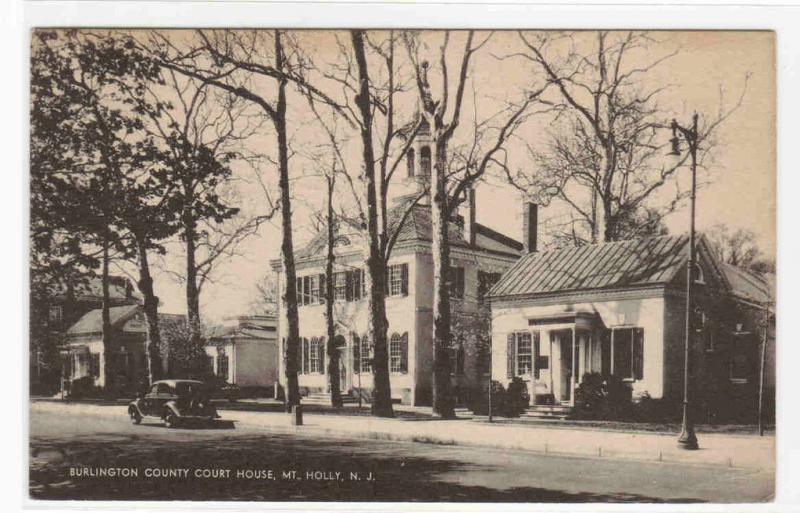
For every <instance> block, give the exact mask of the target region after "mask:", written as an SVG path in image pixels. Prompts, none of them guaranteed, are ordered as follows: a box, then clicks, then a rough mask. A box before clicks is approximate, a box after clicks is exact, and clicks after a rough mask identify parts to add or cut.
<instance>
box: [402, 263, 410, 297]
mask: <svg viewBox="0 0 800 513" xmlns="http://www.w3.org/2000/svg"><path fill="white" fill-rule="evenodd" d="M400 292H401V293H402V294H403V295H404V296H407V295H408V264H400Z"/></svg>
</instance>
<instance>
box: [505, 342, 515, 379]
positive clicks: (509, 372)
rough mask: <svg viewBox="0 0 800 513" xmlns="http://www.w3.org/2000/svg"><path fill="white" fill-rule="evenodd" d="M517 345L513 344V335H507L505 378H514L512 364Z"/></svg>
mask: <svg viewBox="0 0 800 513" xmlns="http://www.w3.org/2000/svg"><path fill="white" fill-rule="evenodd" d="M516 353H517V345H516V344H515V343H514V334H513V333H509V334H508V338H507V344H506V377H508V379H511V378H513V377H514V362H515V361H516V359H517V358H516V356H517V355H516Z"/></svg>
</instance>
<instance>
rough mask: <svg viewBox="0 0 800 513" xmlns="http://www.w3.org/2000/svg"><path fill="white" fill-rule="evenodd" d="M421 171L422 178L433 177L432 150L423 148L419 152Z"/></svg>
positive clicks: (426, 147) (428, 147) (427, 147)
mask: <svg viewBox="0 0 800 513" xmlns="http://www.w3.org/2000/svg"><path fill="white" fill-rule="evenodd" d="M419 171H420V173H421V174H422V176H431V148H430V146H423V147H422V149H421V150H420V151H419Z"/></svg>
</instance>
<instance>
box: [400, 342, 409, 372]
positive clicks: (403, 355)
mask: <svg viewBox="0 0 800 513" xmlns="http://www.w3.org/2000/svg"><path fill="white" fill-rule="evenodd" d="M400 372H402V373H403V374H407V373H408V332H406V333H403V336H402V337H401V338H400Z"/></svg>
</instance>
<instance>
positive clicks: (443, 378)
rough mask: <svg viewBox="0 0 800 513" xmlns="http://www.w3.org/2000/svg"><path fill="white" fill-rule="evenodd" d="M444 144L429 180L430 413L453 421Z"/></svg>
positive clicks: (438, 148) (440, 145) (439, 144)
mask: <svg viewBox="0 0 800 513" xmlns="http://www.w3.org/2000/svg"><path fill="white" fill-rule="evenodd" d="M446 159H447V142H446V141H442V140H437V141H436V162H435V165H434V170H433V173H434V176H432V177H431V228H432V231H433V237H432V238H433V243H432V246H433V248H432V249H433V413H434V415H437V416H439V417H442V418H446V419H449V418H455V409H454V404H453V397H452V395H453V394H452V390H451V384H450V293H449V287H448V284H447V274H448V271H449V268H450V245H449V244H448V240H447V232H448V222H447V221H448V220H447V189H446V181H445V170H446V166H445V164H446V162H445V161H446Z"/></svg>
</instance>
